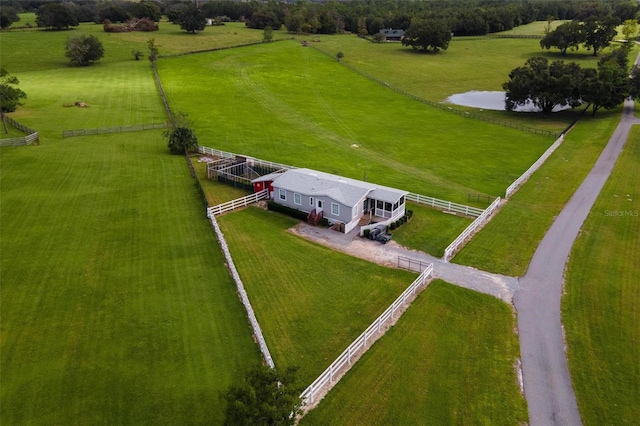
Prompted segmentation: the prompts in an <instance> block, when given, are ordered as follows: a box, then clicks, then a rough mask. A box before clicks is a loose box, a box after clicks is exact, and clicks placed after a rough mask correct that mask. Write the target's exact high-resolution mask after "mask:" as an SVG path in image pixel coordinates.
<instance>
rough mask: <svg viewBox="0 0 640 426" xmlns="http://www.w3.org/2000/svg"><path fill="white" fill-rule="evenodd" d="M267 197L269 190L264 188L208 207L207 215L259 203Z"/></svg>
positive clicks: (214, 214)
mask: <svg viewBox="0 0 640 426" xmlns="http://www.w3.org/2000/svg"><path fill="white" fill-rule="evenodd" d="M267 198H269V190H268V189H263V190H262V191H260V192H256V193H254V194H250V195H247V196H246V197H242V198H237V199H235V200H231V201H227V202H226V203H222V204H218V205H217V206H213V207H209V208H208V209H207V217H211V216H216V215H219V214H222V213H226V212H230V211H232V210H235V209H239V208H241V207H246V206H248V205H249V204H253V203H257V202H258V201H260V200H265V199H267Z"/></svg>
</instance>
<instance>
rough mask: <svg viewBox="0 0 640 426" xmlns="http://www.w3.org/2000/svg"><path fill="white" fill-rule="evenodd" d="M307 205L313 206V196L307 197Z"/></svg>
mask: <svg viewBox="0 0 640 426" xmlns="http://www.w3.org/2000/svg"><path fill="white" fill-rule="evenodd" d="M309 205H310V206H311V207H313V197H309Z"/></svg>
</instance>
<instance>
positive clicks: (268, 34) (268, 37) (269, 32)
mask: <svg viewBox="0 0 640 426" xmlns="http://www.w3.org/2000/svg"><path fill="white" fill-rule="evenodd" d="M271 41H273V28H271V27H269V26H266V27H264V30H263V31H262V42H263V43H269V42H271Z"/></svg>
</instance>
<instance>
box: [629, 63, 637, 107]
mask: <svg viewBox="0 0 640 426" xmlns="http://www.w3.org/2000/svg"><path fill="white" fill-rule="evenodd" d="M629 95H630V96H631V97H632V98H634V99H638V98H640V67H638V66H637V65H634V66H633V68H632V69H631V78H630V79H629Z"/></svg>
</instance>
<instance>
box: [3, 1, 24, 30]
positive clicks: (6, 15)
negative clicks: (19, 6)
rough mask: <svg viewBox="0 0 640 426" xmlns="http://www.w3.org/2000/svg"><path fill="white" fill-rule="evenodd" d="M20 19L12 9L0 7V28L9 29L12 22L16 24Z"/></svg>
mask: <svg viewBox="0 0 640 426" xmlns="http://www.w3.org/2000/svg"><path fill="white" fill-rule="evenodd" d="M19 20H20V17H19V16H18V12H17V11H16V9H15V8H14V7H11V6H4V5H0V28H2V29H5V28H9V27H10V26H11V24H13V23H14V22H18V21H19Z"/></svg>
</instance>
